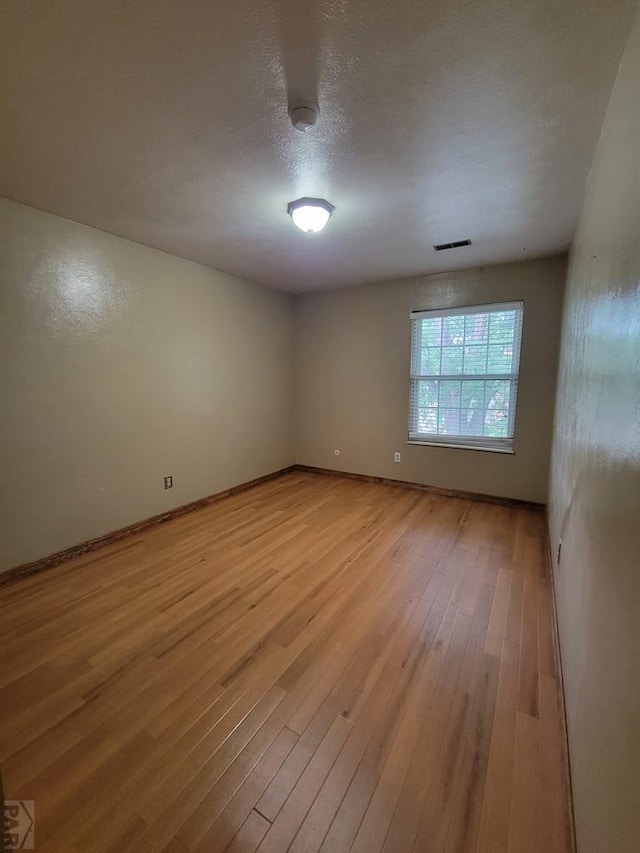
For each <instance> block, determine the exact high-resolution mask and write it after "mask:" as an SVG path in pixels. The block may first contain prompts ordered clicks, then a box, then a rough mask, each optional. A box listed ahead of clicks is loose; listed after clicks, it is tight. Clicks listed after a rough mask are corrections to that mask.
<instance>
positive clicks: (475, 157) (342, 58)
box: [0, 0, 636, 291]
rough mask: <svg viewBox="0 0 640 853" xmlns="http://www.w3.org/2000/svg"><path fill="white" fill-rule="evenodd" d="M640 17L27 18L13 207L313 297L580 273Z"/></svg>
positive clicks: (14, 91)
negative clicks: (558, 256)
mask: <svg viewBox="0 0 640 853" xmlns="http://www.w3.org/2000/svg"><path fill="white" fill-rule="evenodd" d="M635 7H636V0H518V2H515V0H451V2H447V3H442V2H441V0H438V2H435V1H434V0H393V2H390V0H325V2H301V0H235V2H233V3H221V2H219V3H215V2H212V0H182V2H179V0H174V2H168V0H108V2H107V0H66V2H52V0H4V2H3V3H2V5H1V6H0V33H1V35H0V39H1V43H0V57H1V59H0V62H1V63H2V65H3V66H4V67H3V69H2V73H1V74H0V194H1V195H5V196H8V197H9V198H12V199H15V200H17V201H22V202H24V203H26V204H30V205H32V206H34V207H38V208H41V209H43V210H47V211H50V212H52V213H57V214H59V215H61V216H65V217H68V218H70V219H74V220H77V221H79V222H83V223H86V224H88V225H93V226H95V227H97V228H101V229H104V230H105V231H109V232H112V233H114V234H119V235H122V236H124V237H128V238H130V239H131V240H136V241H139V242H141V243H146V244H147V245H149V246H155V247H157V248H160V249H164V250H166V251H168V252H172V253H174V254H177V255H181V256H183V257H186V258H191V259H193V260H196V261H200V262H202V263H205V264H209V265H211V266H214V267H217V268H219V269H222V270H226V271H229V272H233V273H236V274H239V275H243V276H246V277H248V278H250V279H253V280H256V281H262V282H265V283H268V284H271V285H273V286H275V287H279V288H282V289H284V290H291V291H304V290H310V289H318V288H322V287H336V286H341V285H349V284H358V283H361V282H365V281H372V280H378V279H383V278H390V277H399V276H406V275H413V274H419V273H427V272H435V271H440V270H445V269H451V268H454V267H464V266H472V265H477V264H485V263H491V262H499V261H507V260H513V259H517V258H523V257H532V256H537V255H543V254H550V253H552V252H556V251H561V250H563V249H565V248H566V247H567V246H568V244H569V242H570V240H571V237H572V235H573V230H574V227H575V224H576V219H577V214H578V210H579V207H580V201H581V197H582V192H583V187H584V183H585V179H586V176H587V171H588V168H589V165H590V162H591V157H592V155H593V152H594V149H595V145H596V142H597V138H598V135H599V132H600V128H601V125H602V121H603V117H604V111H605V109H606V104H607V100H608V96H609V93H610V90H611V86H612V83H613V79H614V76H615V72H616V69H617V65H618V61H619V58H620V55H621V53H622V49H623V44H624V39H625V35H626V33H627V30H628V27H629V24H630V21H631V18H632V16H633V12H634V9H635ZM314 101H315V102H317V103H319V105H320V110H321V117H320V120H319V123H318V125H317V127H316V128H315V129H314V130H313V131H311V132H310V133H309V134H307V135H303V134H300V133H298V132H297V131H294V130H293V128H292V127H291V125H290V123H289V120H288V117H287V105H288V102H293V103H295V104H298V103H303V102H305V103H306V102H314ZM302 195H311V196H324V197H325V198H327V199H329V200H330V201H331V202H332V203H333V204H334V205H335V206H336V211H335V213H334V215H333V217H332V219H331V221H330V223H329V225H328V226H327V228H326V230H325V231H324V232H323V233H322V234H320V235H316V236H314V237H308V236H306V235H304V234H302V233H301V232H299V231H297V230H296V229H295V227H294V226H293V224H292V223H291V221H290V219H289V218H288V216H287V215H286V206H287V202H288V201H290V200H291V199H295V198H297V197H299V196H302ZM467 237H470V238H471V239H472V240H473V246H471V247H469V248H464V249H459V250H454V251H452V252H444V253H441V254H436V253H435V252H434V251H433V248H432V244H434V243H441V242H449V241H452V240H460V239H464V238H467ZM525 250H526V251H525Z"/></svg>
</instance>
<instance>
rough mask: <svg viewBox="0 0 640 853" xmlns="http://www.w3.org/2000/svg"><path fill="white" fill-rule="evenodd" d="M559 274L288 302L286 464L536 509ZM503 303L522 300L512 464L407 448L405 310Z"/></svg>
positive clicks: (535, 264)
mask: <svg viewBox="0 0 640 853" xmlns="http://www.w3.org/2000/svg"><path fill="white" fill-rule="evenodd" d="M564 277H565V258H564V257H557V258H548V259H544V260H537V261H528V262H523V263H518V264H504V265H500V266H493V267H485V268H484V269H480V270H478V269H475V270H464V271H461V272H454V273H449V274H444V275H435V276H426V277H422V278H415V279H405V280H401V281H393V282H387V283H383V284H372V285H368V286H366V287H357V288H349V289H345V290H335V291H329V292H322V293H314V294H309V295H305V296H301V297H299V298H298V299H296V305H295V314H296V392H295V400H296V431H295V432H296V462H298V463H302V464H306V465H315V466H318V467H322V468H332V469H334V470H335V469H338V470H343V471H351V472H357V473H362V474H371V475H374V476H381V477H391V478H394V479H399V480H409V481H412V482H416V483H425V484H429V485H434V486H439V487H442V488H451V489H462V490H465V491H472V492H481V493H487V494H493V495H501V496H505V497H512V498H521V499H524V500H532V501H540V502H545V501H546V497H547V471H548V466H549V452H550V443H551V428H552V423H553V403H554V396H555V384H556V372H557V358H558V340H559V329H560V317H561V306H562V295H563V289H564ZM512 299H523V300H524V301H525V321H524V330H523V341H522V360H521V373H520V380H521V381H520V388H519V399H518V411H517V420H516V439H515V450H516V453H515V455H513V456H510V455H504V454H500V453H486V452H479V451H472V450H453V449H448V448H443V447H424V446H415V445H413V446H408V445H407V443H406V441H407V418H408V405H409V344H410V328H409V312H410V311H411V310H412V309H420V308H439V307H444V306H454V305H473V304H476V303H482V302H500V301H507V300H512ZM335 449H338V450H340V456H339V457H336V456H335V455H334V450H335ZM394 451H400V452H401V454H402V461H401V462H400V463H399V464H397V463H394V462H393V453H394Z"/></svg>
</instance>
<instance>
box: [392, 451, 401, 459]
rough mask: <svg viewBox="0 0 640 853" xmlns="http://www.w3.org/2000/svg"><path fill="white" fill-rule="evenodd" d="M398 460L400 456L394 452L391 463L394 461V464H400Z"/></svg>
mask: <svg viewBox="0 0 640 853" xmlns="http://www.w3.org/2000/svg"><path fill="white" fill-rule="evenodd" d="M400 459H401V456H400V454H399V453H398V452H397V451H396V453H394V454H393V461H394V462H400Z"/></svg>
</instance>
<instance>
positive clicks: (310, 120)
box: [289, 107, 318, 133]
mask: <svg viewBox="0 0 640 853" xmlns="http://www.w3.org/2000/svg"><path fill="white" fill-rule="evenodd" d="M289 117H290V119H291V124H292V125H293V126H294V127H295V129H296V130H299V131H300V133H306V132H307V131H308V130H311V128H312V127H314V126H315V123H316V122H317V121H318V110H317V109H314V108H313V107H294V108H293V109H292V110H291V111H290V112H289Z"/></svg>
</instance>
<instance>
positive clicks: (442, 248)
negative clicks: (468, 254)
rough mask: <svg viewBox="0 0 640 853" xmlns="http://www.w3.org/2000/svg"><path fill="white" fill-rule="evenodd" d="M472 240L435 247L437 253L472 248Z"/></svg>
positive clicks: (441, 244) (438, 244)
mask: <svg viewBox="0 0 640 853" xmlns="http://www.w3.org/2000/svg"><path fill="white" fill-rule="evenodd" d="M470 245H471V240H457V241H456V242H455V243H436V245H435V246H434V247H433V248H434V249H435V250H436V252H444V251H445V249H459V248H461V246H470Z"/></svg>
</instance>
